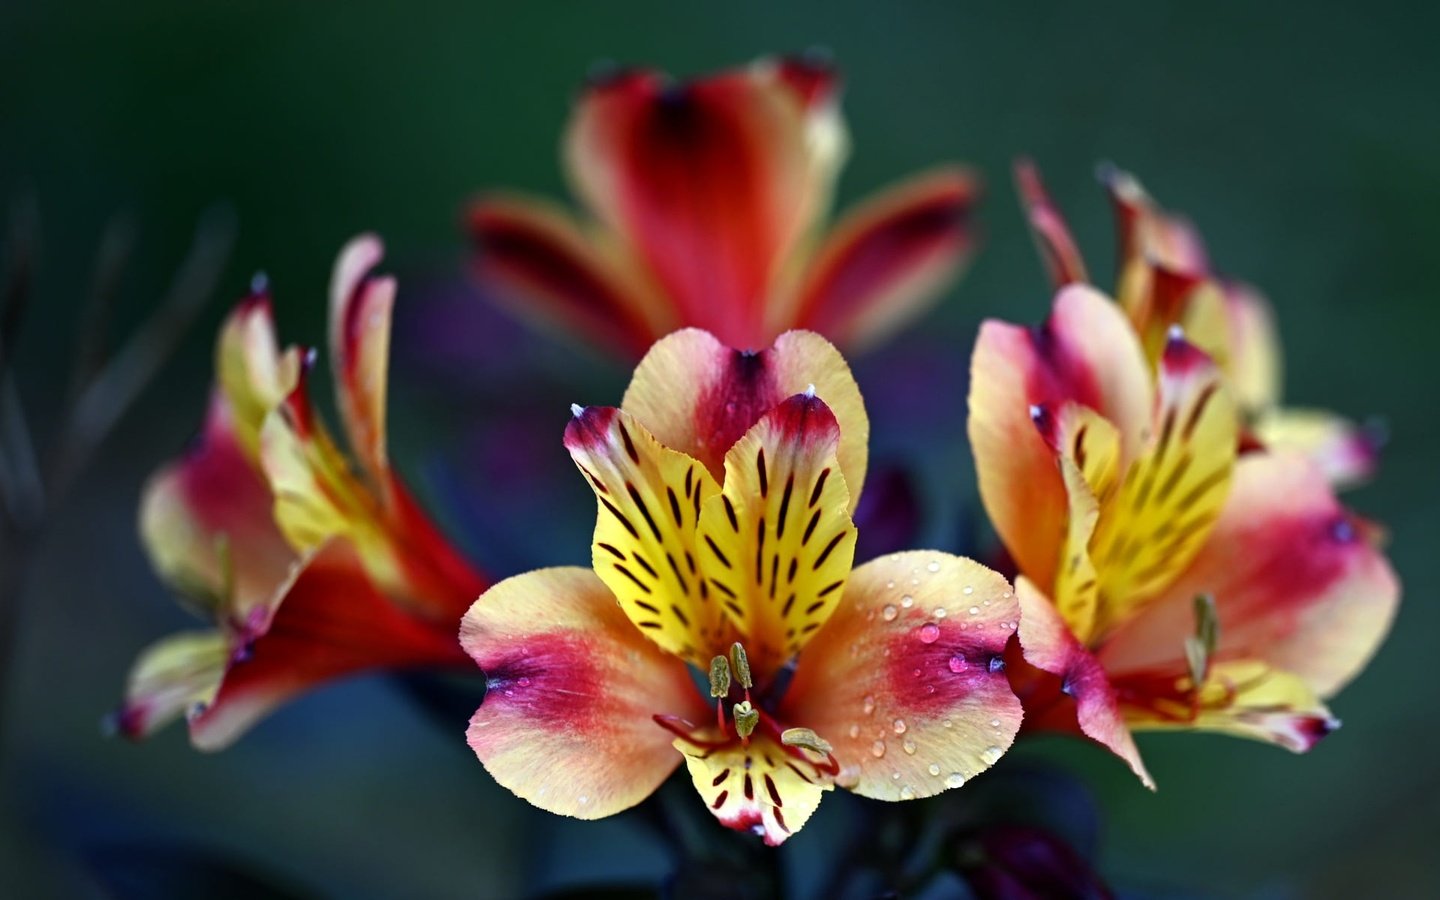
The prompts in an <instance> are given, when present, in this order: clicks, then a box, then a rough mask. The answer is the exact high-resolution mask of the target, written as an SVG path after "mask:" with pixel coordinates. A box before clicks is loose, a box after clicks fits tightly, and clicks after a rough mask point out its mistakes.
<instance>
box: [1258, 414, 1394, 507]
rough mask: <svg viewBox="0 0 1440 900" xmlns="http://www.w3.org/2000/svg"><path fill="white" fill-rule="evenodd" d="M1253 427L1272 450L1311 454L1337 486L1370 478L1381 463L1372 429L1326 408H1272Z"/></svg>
mask: <svg viewBox="0 0 1440 900" xmlns="http://www.w3.org/2000/svg"><path fill="white" fill-rule="evenodd" d="M1252 430H1253V432H1254V434H1255V437H1256V439H1257V440H1259V441H1260V443H1262V444H1264V445H1265V447H1266V448H1267V449H1268V450H1270V451H1271V452H1275V453H1298V454H1301V455H1303V456H1306V457H1308V458H1309V459H1310V460H1311V461H1312V462H1314V463H1315V464H1316V465H1318V466H1319V467H1320V469H1321V471H1323V472H1324V473H1325V476H1326V477H1327V478H1328V479H1329V480H1330V483H1331V484H1332V485H1334V486H1335V487H1336V488H1346V487H1352V486H1354V485H1357V484H1362V483H1364V482H1366V481H1369V480H1370V478H1371V477H1372V476H1373V475H1374V474H1375V469H1376V467H1377V466H1378V465H1379V463H1380V440H1379V438H1378V437H1377V436H1376V435H1375V434H1374V432H1373V431H1371V430H1369V429H1366V428H1364V427H1362V426H1359V425H1356V424H1355V423H1354V422H1352V421H1350V420H1349V419H1346V418H1344V417H1342V416H1338V415H1336V414H1334V413H1332V412H1326V411H1325V410H1319V409H1293V408H1292V409H1272V410H1270V411H1269V412H1267V413H1265V414H1263V415H1261V416H1260V417H1259V418H1258V419H1257V420H1256V421H1255V423H1254V425H1253V426H1252Z"/></svg>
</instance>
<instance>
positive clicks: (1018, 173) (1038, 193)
mask: <svg viewBox="0 0 1440 900" xmlns="http://www.w3.org/2000/svg"><path fill="white" fill-rule="evenodd" d="M1015 187H1016V189H1017V190H1018V191H1019V192H1020V202H1021V205H1022V206H1023V207H1024V210H1025V216H1026V218H1027V219H1028V220H1029V222H1030V232H1031V234H1032V235H1034V237H1035V245H1036V247H1038V248H1039V250H1040V258H1041V259H1042V260H1044V262H1045V269H1046V271H1047V272H1049V273H1050V280H1051V282H1052V283H1053V284H1054V285H1055V287H1057V288H1060V287H1064V286H1065V285H1067V284H1077V283H1078V284H1085V283H1087V282H1088V281H1089V280H1090V278H1089V276H1087V275H1086V274H1085V259H1084V257H1083V256H1081V255H1080V248H1079V247H1078V246H1076V244H1075V238H1073V237H1072V236H1071V235H1070V227H1069V226H1068V225H1066V224H1065V218H1064V216H1062V215H1060V210H1059V208H1057V207H1056V206H1055V203H1054V201H1053V200H1051V199H1050V194H1049V192H1048V191H1046V190H1045V184H1044V182H1042V181H1041V180H1040V170H1039V169H1037V168H1036V167H1035V164H1034V163H1033V162H1031V161H1030V160H1028V159H1021V160H1017V161H1016V163H1015Z"/></svg>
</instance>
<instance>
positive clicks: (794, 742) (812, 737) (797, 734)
mask: <svg viewBox="0 0 1440 900" xmlns="http://www.w3.org/2000/svg"><path fill="white" fill-rule="evenodd" d="M780 743H782V744H784V745H785V746H787V747H804V748H805V749H806V750H813V751H814V752H816V753H819V754H820V755H822V756H824V755H825V754H827V753H829V752H830V751H831V750H834V749H835V748H834V747H832V746H830V742H829V741H827V740H825V739H824V738H822V737H821V736H820V735H818V734H816V733H815V732H813V731H811V730H810V729H809V728H787V729H785V731H784V732H782V733H781V735H780Z"/></svg>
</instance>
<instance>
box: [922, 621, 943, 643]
mask: <svg viewBox="0 0 1440 900" xmlns="http://www.w3.org/2000/svg"><path fill="white" fill-rule="evenodd" d="M938 640H940V626H939V625H936V624H935V623H934V622H926V623H925V624H924V625H921V626H920V642H921V643H924V644H933V643H935V642H936V641H938Z"/></svg>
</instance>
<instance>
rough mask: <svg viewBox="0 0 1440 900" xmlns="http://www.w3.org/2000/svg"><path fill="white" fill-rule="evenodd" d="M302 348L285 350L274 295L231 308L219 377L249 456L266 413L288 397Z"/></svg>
mask: <svg viewBox="0 0 1440 900" xmlns="http://www.w3.org/2000/svg"><path fill="white" fill-rule="evenodd" d="M300 370H301V358H300V351H299V349H298V348H295V347H290V348H287V349H286V350H284V351H283V352H282V351H281V350H280V348H279V346H278V345H277V343H276V339H275V318H274V314H273V312H272V310H271V307H270V298H269V296H268V295H267V294H265V293H264V292H263V291H261V292H257V293H254V294H252V295H251V296H250V297H247V298H246V299H245V300H243V301H241V302H240V303H239V304H237V305H236V306H235V308H234V309H233V310H231V311H230V315H229V316H227V317H226V319H225V324H224V325H222V326H221V328H220V337H219V339H218V341H217V342H216V347H215V380H216V382H217V388H218V392H219V393H221V394H223V395H224V397H225V401H226V402H227V404H228V405H229V409H230V421H231V428H232V429H233V430H234V432H235V437H236V441H237V443H238V444H239V447H240V449H241V451H242V452H243V453H244V455H245V456H246V457H247V458H249V459H251V460H254V459H256V458H257V456H258V455H259V452H260V450H259V447H260V429H261V427H262V426H263V425H264V424H265V417H266V416H268V415H269V414H270V412H271V411H272V410H273V409H275V408H276V407H277V406H279V405H280V404H281V403H283V402H284V400H285V397H286V396H287V395H288V394H289V393H290V392H291V391H293V390H294V389H295V385H296V383H297V382H298V381H299V378H300Z"/></svg>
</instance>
